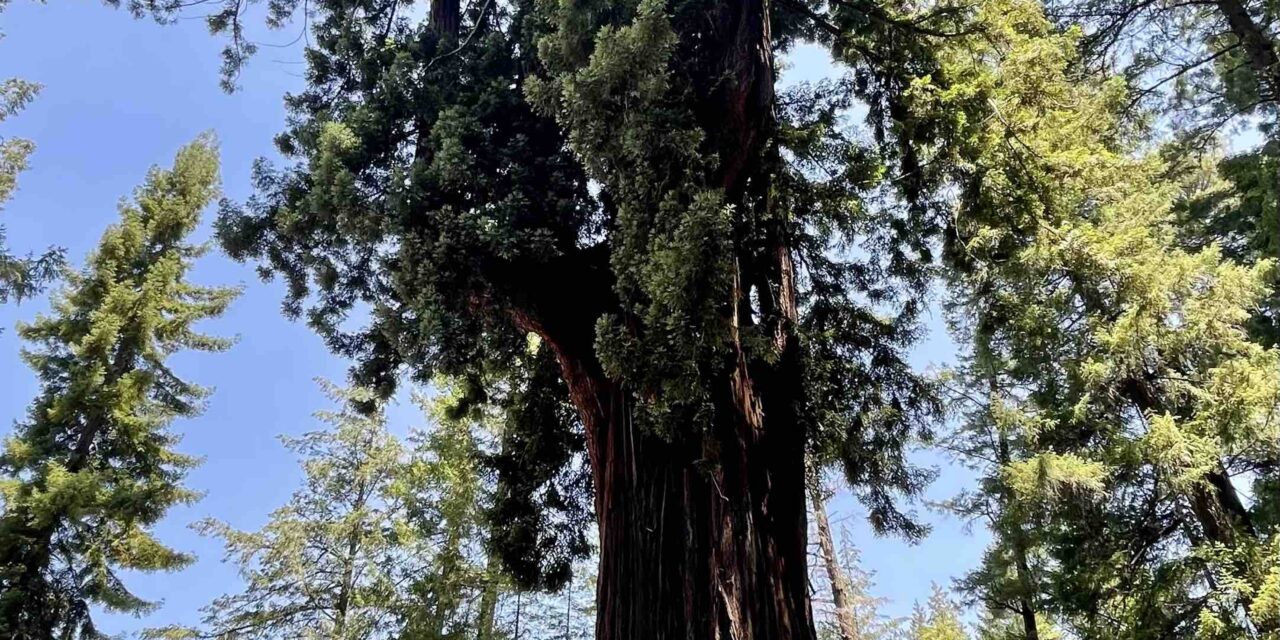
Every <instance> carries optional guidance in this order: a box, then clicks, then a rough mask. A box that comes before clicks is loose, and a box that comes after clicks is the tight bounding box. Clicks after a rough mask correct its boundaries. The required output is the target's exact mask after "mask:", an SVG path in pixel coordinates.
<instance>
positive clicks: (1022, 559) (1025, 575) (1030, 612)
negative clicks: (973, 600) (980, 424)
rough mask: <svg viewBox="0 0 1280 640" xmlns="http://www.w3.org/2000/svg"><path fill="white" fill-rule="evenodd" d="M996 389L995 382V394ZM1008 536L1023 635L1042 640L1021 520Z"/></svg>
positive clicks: (1007, 496)
mask: <svg viewBox="0 0 1280 640" xmlns="http://www.w3.org/2000/svg"><path fill="white" fill-rule="evenodd" d="M996 389H997V388H996V385H995V382H994V380H993V381H992V390H993V394H994V392H995V391H996ZM996 437H998V438H999V439H1000V445H999V446H1000V450H999V454H1000V465H1001V466H1002V467H1007V466H1008V465H1009V463H1010V462H1011V461H1012V456H1011V455H1010V453H1009V440H1008V438H1007V437H1006V436H1005V435H1004V434H1003V433H1000V434H998V435H997V436H996ZM1002 499H1003V500H1004V503H1005V504H1004V508H1005V510H1008V509H1010V508H1012V506H1013V496H1012V495H1011V492H1010V491H1009V490H1008V488H1005V489H1004V491H1003V495H1002ZM1007 535H1008V536H1009V547H1010V548H1011V549H1012V551H1013V556H1014V557H1013V560H1014V567H1015V571H1016V572H1017V578H1018V614H1019V615H1020V616H1021V617H1022V633H1023V636H1024V637H1025V638H1026V640H1040V628H1039V624H1038V622H1037V620H1036V605H1035V599H1034V598H1035V594H1036V585H1035V580H1034V579H1033V578H1032V576H1031V563H1030V562H1029V561H1028V559H1027V552H1028V550H1027V547H1028V544H1027V535H1026V532H1025V531H1024V530H1023V527H1022V521H1021V520H1020V519H1018V518H1015V519H1014V523H1013V528H1012V529H1011V530H1009V531H1008V532H1007Z"/></svg>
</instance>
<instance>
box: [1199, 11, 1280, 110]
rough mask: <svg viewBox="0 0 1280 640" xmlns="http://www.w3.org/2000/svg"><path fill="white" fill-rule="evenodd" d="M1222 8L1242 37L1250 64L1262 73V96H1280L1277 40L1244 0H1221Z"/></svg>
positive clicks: (1259, 83) (1223, 13) (1266, 98)
mask: <svg viewBox="0 0 1280 640" xmlns="http://www.w3.org/2000/svg"><path fill="white" fill-rule="evenodd" d="M1215 4H1216V5H1217V7H1218V12H1219V13H1221V14H1222V17H1223V18H1224V19H1226V21H1227V26H1228V27H1229V28H1230V29H1231V33H1232V34H1233V35H1235V37H1236V39H1237V40H1239V41H1240V46H1241V47H1242V48H1243V49H1244V53H1245V57H1246V58H1247V59H1248V60H1249V67H1250V68H1252V69H1253V72H1254V73H1255V74H1257V77H1258V96H1259V97H1260V98H1262V99H1263V100H1266V101H1272V102H1274V101H1276V100H1280V65H1278V64H1277V62H1278V56H1277V54H1276V46H1275V42H1274V41H1273V40H1272V39H1271V36H1270V34H1268V33H1267V32H1266V30H1265V29H1264V28H1263V27H1262V25H1259V24H1258V22H1257V21H1256V20H1254V18H1253V16H1252V15H1251V14H1250V13H1249V7H1248V6H1247V5H1245V4H1244V3H1243V2H1241V1H1240V0H1217V1H1216V2H1215Z"/></svg>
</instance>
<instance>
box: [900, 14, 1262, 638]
mask: <svg viewBox="0 0 1280 640" xmlns="http://www.w3.org/2000/svg"><path fill="white" fill-rule="evenodd" d="M980 20H981V21H982V22H983V23H984V24H985V25H986V27H985V28H984V30H983V31H984V33H983V37H982V40H981V41H973V42H969V43H962V42H956V43H954V44H956V45H957V46H956V48H955V49H954V50H953V51H950V52H949V51H946V50H943V51H942V52H940V54H939V57H940V59H941V61H942V69H943V73H942V74H941V75H940V77H942V78H945V83H939V82H932V81H930V82H923V83H917V85H916V86H915V87H913V88H912V90H911V93H912V99H913V100H914V104H913V107H914V108H919V109H922V110H923V111H925V112H926V113H928V112H930V111H931V113H932V114H933V116H934V117H936V118H937V121H939V122H944V123H949V124H948V125H947V126H948V127H952V128H951V129H950V130H949V134H948V135H950V136H952V139H953V140H955V141H957V143H958V144H956V145H954V146H953V147H951V148H952V149H953V150H954V153H955V154H956V156H955V162H954V163H950V164H951V166H954V167H955V168H956V169H955V175H956V182H957V183H958V184H960V185H961V187H960V189H959V193H960V194H961V198H960V199H959V201H958V210H957V212H956V216H955V219H956V224H955V228H954V230H953V233H952V235H951V243H950V246H949V258H950V261H951V266H952V269H953V277H954V280H953V283H954V284H955V285H956V291H957V295H959V296H960V299H961V300H962V303H963V304H964V305H965V314H966V317H967V320H966V323H967V327H966V328H967V331H968V332H969V333H968V336H969V337H970V338H971V344H972V345H973V350H974V352H975V353H977V354H980V355H981V358H982V359H981V364H982V365H983V367H998V368H999V369H998V374H999V375H1000V376H1001V378H1000V381H999V392H1000V393H999V394H998V396H997V397H995V398H994V399H996V400H1001V398H1002V397H1007V398H1012V400H1013V402H1005V403H1004V404H1005V407H1006V408H1007V409H1011V410H1013V411H1015V412H1021V413H1022V414H1023V415H1022V416H1020V417H1018V418H1017V419H1014V420H1006V421H1005V424H1007V425H1011V426H1016V427H1017V428H1016V429H1014V430H1013V432H1012V433H1014V434H1016V435H1017V437H1019V438H1022V439H1024V441H1025V442H1026V443H1027V444H1026V445H1025V447H1024V448H1025V450H1027V451H1028V452H1029V454H1030V455H1028V456H1027V457H1026V458H1025V459H1021V460H1018V459H1013V460H1011V462H1010V463H1009V464H1005V465H1002V468H1001V470H1000V472H999V475H1000V482H1001V483H1003V486H1007V487H1008V488H1009V489H1010V490H1011V491H1010V494H1011V497H1012V500H1013V502H1014V503H1015V504H1016V505H1017V511H1024V510H1029V512H1032V513H1036V514H1037V515H1036V520H1034V522H1036V523H1045V524H1044V525H1043V526H1037V537H1038V538H1039V542H1040V543H1041V544H1042V545H1044V546H1045V548H1047V549H1049V554H1050V556H1051V563H1052V565H1053V566H1054V567H1055V573H1054V577H1053V581H1052V592H1051V595H1052V598H1046V599H1044V600H1048V601H1051V602H1052V603H1053V604H1054V606H1055V607H1060V608H1061V613H1062V615H1061V617H1060V618H1061V621H1062V622H1063V623H1066V624H1070V625H1071V626H1072V627H1073V631H1075V632H1076V633H1078V634H1079V635H1081V636H1082V637H1086V638H1095V637H1096V638H1103V637H1108V638H1110V637H1116V635H1121V636H1126V637H1137V638H1147V637H1152V638H1155V637H1159V638H1171V637H1201V638H1217V637H1234V638H1270V637H1274V635H1275V633H1276V631H1275V625H1276V622H1277V621H1276V617H1275V614H1274V613H1273V611H1274V607H1273V602H1274V598H1273V596H1272V595H1271V594H1273V593H1274V592H1275V587H1276V584H1277V583H1276V577H1277V576H1278V575H1280V574H1277V573H1276V571H1275V565H1276V562H1277V561H1276V560H1275V558H1276V557H1277V556H1276V554H1275V553H1273V550H1274V548H1275V544H1276V531H1275V529H1274V527H1273V526H1271V525H1269V524H1266V523H1264V522H1263V520H1262V519H1261V518H1260V517H1259V515H1260V513H1261V512H1262V511H1263V510H1264V509H1263V508H1260V505H1259V504H1254V505H1250V504H1248V503H1246V501H1245V500H1243V499H1242V498H1241V495H1240V488H1239V487H1238V486H1237V483H1238V482H1239V481H1240V480H1238V479H1237V478H1240V479H1242V478H1244V477H1246V475H1247V474H1256V477H1258V478H1259V480H1260V481H1261V482H1262V483H1264V484H1265V483H1266V482H1269V481H1270V480H1269V478H1271V477H1274V467H1273V466H1272V465H1271V463H1270V461H1272V460H1274V459H1275V455H1276V450H1277V449H1276V447H1277V443H1280V425H1277V423H1276V421H1275V420H1273V419H1272V416H1274V415H1275V413H1276V410H1277V402H1278V397H1280V351H1277V350H1275V349H1274V348H1271V349H1268V348H1265V347H1263V346H1261V345H1259V344H1257V343H1256V342H1253V341H1251V340H1250V338H1249V334H1248V331H1247V323H1248V321H1249V317H1250V315H1251V312H1252V311H1253V310H1254V309H1256V308H1257V306H1258V305H1259V302H1260V300H1262V298H1263V297H1264V296H1265V295H1266V294H1267V292H1268V290H1269V288H1270V286H1271V285H1272V283H1273V282H1274V280H1273V278H1274V277H1275V275H1274V264H1273V263H1272V262H1270V261H1267V260H1261V261H1259V262H1257V263H1255V264H1253V265H1248V266H1246V265H1240V264H1236V263H1233V262H1231V261H1230V260H1226V259H1224V258H1223V255H1222V252H1221V250H1220V249H1219V248H1218V247H1217V246H1215V245H1210V246H1208V247H1205V248H1203V249H1201V250H1198V251H1188V250H1185V249H1183V248H1181V247H1179V246H1178V243H1177V242H1176V236H1175V233H1174V226H1173V221H1174V218H1173V203H1174V201H1175V199H1176V198H1177V197H1178V195H1179V190H1180V188H1181V185H1180V184H1179V183H1178V182H1177V181H1176V180H1172V179H1170V172H1169V171H1167V167H1166V165H1165V163H1163V162H1162V161H1161V158H1160V157H1158V156H1157V155H1154V154H1144V153H1142V149H1141V148H1140V147H1138V145H1136V144H1135V139H1134V137H1133V135H1134V134H1137V133H1142V132H1143V130H1141V129H1133V128H1131V127H1129V126H1128V122H1127V121H1126V119H1125V118H1124V117H1123V116H1124V109H1125V107H1126V105H1127V99H1128V96H1127V93H1126V87H1125V84H1124V82H1123V81H1122V80H1121V79H1118V78H1110V79H1108V78H1105V77H1102V78H1099V77H1090V76H1087V75H1086V76H1082V75H1080V74H1079V73H1078V71H1079V67H1078V66H1077V65H1078V63H1079V58H1078V57H1077V51H1078V47H1077V40H1078V38H1079V32H1078V31H1068V32H1066V33H1057V32H1054V31H1053V30H1052V29H1050V28H1049V26H1048V23H1047V21H1046V20H1045V19H1044V17H1043V15H1042V14H1041V11H1040V8H1039V7H1038V6H1036V5H1035V4H1034V3H1019V2H1014V3H996V2H991V3H986V4H985V5H984V7H983V9H982V11H981V13H980ZM975 51H981V52H983V53H981V54H980V55H981V59H984V60H989V61H991V62H990V63H989V64H982V65H975V64H973V60H974V59H975ZM1081 77H1083V78H1084V79H1083V80H1080V79H1079V78H1081ZM961 114H963V115H961ZM977 373H978V374H980V375H979V376H978V377H972V376H971V382H974V383H976V388H975V389H973V392H974V393H977V394H987V395H990V386H989V385H990V381H991V380H993V378H990V377H986V376H988V374H987V372H986V371H978V372H977ZM1017 511H1014V512H1012V513H1017ZM1022 524H1023V526H1026V524H1027V523H1026V522H1025V521H1024V522H1023V523H1022ZM1014 531H1016V529H1015V530H1014ZM998 533H1003V534H1006V539H1005V542H1006V544H1012V543H1013V539H1011V538H1009V537H1007V535H1008V534H1009V533H1010V531H1007V530H1005V531H998ZM988 568H990V567H988ZM990 575H992V576H1000V575H1003V572H1000V571H992V572H990ZM997 585H998V583H990V584H987V585H985V586H986V587H987V588H988V589H991V588H997Z"/></svg>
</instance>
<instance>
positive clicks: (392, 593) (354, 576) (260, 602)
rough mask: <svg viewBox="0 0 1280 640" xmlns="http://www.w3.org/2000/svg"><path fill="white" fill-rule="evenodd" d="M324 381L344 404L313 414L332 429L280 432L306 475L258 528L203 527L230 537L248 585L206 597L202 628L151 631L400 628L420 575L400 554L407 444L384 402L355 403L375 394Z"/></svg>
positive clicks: (323, 634)
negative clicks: (391, 426)
mask: <svg viewBox="0 0 1280 640" xmlns="http://www.w3.org/2000/svg"><path fill="white" fill-rule="evenodd" d="M322 386H323V387H324V389H325V392H326V394H327V395H328V396H329V398H330V399H331V400H333V401H334V402H336V403H338V404H340V405H341V408H340V409H339V410H338V411H334V412H319V413H317V414H316V417H317V418H318V419H320V420H321V421H323V422H325V423H326V424H328V425H329V426H330V428H329V429H327V430H321V431H313V432H309V433H306V434H304V435H302V436H300V437H297V438H291V437H282V438H281V439H282V440H283V441H284V443H285V446H286V447H288V448H289V449H291V450H293V451H294V452H296V453H297V454H298V455H299V457H300V458H301V460H302V467H303V471H304V475H305V478H304V480H303V487H302V488H300V489H299V490H298V491H297V492H295V493H294V495H293V498H292V499H291V500H290V501H289V503H288V504H287V505H285V506H284V507H281V508H280V509H277V510H276V511H274V512H273V513H272V514H271V518H270V520H269V522H268V523H267V524H266V526H264V527H263V528H262V529H261V530H259V531H255V532H244V531H238V530H236V529H234V528H232V527H231V526H229V525H227V524H226V523H224V522H220V521H217V520H212V519H209V520H204V521H201V522H200V523H198V525H197V526H196V529H197V530H198V531H200V532H201V533H202V534H204V535H210V536H217V537H219V538H222V539H223V541H224V544H225V546H226V559H227V560H230V561H232V562H235V563H236V564H237V565H239V568H240V573H241V576H242V577H243V578H244V580H245V587H244V590H243V591H241V592H239V593H235V594H228V595H224V596H221V597H219V598H217V599H216V600H214V601H213V602H212V603H211V604H210V605H209V606H207V607H206V608H205V609H204V612H205V616H204V625H203V626H204V628H203V629H192V628H181V627H167V628H163V629H157V630H153V631H150V632H148V636H149V637H154V638H205V637H208V638H228V637H234V638H263V639H266V638H326V639H331V640H357V639H359V640H364V639H366V638H369V639H373V638H390V637H394V635H393V632H394V631H395V630H396V629H397V628H398V626H397V618H398V616H399V615H400V614H401V610H400V607H401V605H402V604H403V602H402V598H401V594H400V592H399V591H398V590H397V587H396V585H397V584H399V582H400V581H401V580H403V579H405V578H407V577H409V576H412V575H413V571H412V570H411V569H410V568H409V567H408V566H406V565H405V563H404V562H403V557H404V554H406V553H407V554H412V553H413V552H414V551H416V550H417V549H416V548H415V547H413V546H412V540H413V539H414V538H413V535H412V534H411V533H410V528H409V526H408V523H407V520H406V519H405V509H404V505H403V504H402V503H400V502H399V501H397V500H396V499H394V496H393V493H392V492H393V488H394V486H395V483H396V482H398V480H399V472H400V470H401V468H402V466H403V465H404V462H405V461H404V454H403V450H402V448H401V446H400V443H399V442H398V441H397V440H396V439H395V438H394V437H392V436H391V435H390V434H389V433H387V431H386V426H385V424H384V421H383V417H382V414H381V412H380V410H374V411H372V412H371V413H370V414H368V415H363V414H360V413H357V412H355V411H354V410H353V409H351V408H350V406H351V405H352V404H353V403H368V402H370V401H372V399H373V394H371V393H369V392H368V391H365V390H361V389H340V388H338V387H335V386H334V385H332V384H328V383H322ZM406 539H407V540H408V542H406ZM401 572H404V573H401Z"/></svg>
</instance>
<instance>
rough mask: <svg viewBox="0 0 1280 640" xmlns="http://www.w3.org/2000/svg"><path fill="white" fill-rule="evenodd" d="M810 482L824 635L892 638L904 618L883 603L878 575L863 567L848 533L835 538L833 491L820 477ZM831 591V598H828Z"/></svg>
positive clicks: (844, 639)
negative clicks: (890, 612)
mask: <svg viewBox="0 0 1280 640" xmlns="http://www.w3.org/2000/svg"><path fill="white" fill-rule="evenodd" d="M812 482H813V485H812V486H811V488H810V504H811V506H812V508H813V522H814V532H815V534H816V537H817V540H815V541H814V544H815V545H816V546H817V550H818V555H819V556H820V558H821V565H820V567H815V568H814V570H813V571H814V573H815V574H820V575H815V579H814V584H815V589H816V593H815V596H814V613H815V616H816V619H817V624H818V638H819V639H820V640H889V639H891V638H894V637H895V636H896V635H897V632H898V626H899V625H898V623H899V622H900V621H898V620H893V619H890V618H889V617H888V616H886V615H885V614H884V613H883V612H882V611H881V609H882V608H883V606H884V604H885V599H884V598H878V597H876V596H874V595H872V593H871V590H872V588H873V587H874V586H875V580H874V575H873V574H872V573H871V572H870V571H867V570H866V569H864V568H863V567H862V564H861V560H860V554H859V552H858V548H857V547H855V546H853V545H852V544H851V543H850V541H849V536H848V535H847V533H846V534H845V535H842V536H840V538H839V539H837V538H836V536H835V533H834V532H833V530H832V527H831V522H830V518H829V517H828V514H827V501H828V498H829V495H828V494H829V491H828V490H826V489H823V488H822V487H821V486H820V485H819V484H818V482H819V481H818V480H816V479H815V480H813V481H812ZM826 596H829V599H827V598H826Z"/></svg>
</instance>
